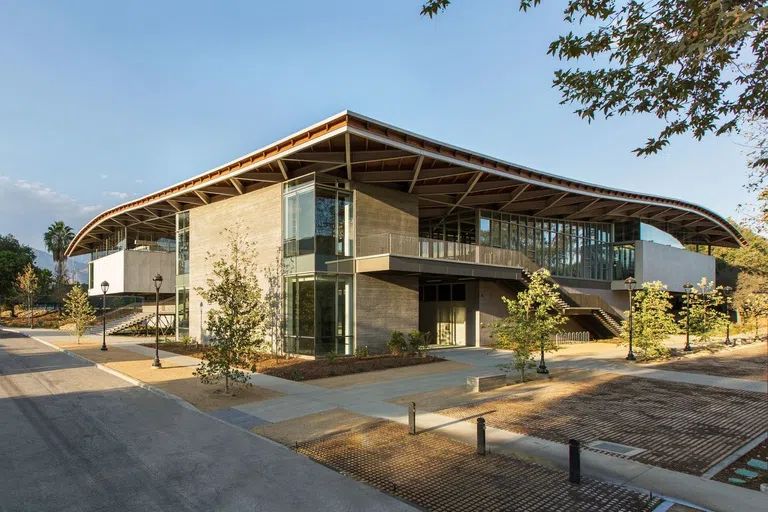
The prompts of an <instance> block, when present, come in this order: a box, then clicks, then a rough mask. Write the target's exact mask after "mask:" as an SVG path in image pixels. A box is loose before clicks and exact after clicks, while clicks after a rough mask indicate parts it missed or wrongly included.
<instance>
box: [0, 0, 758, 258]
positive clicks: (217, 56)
mask: <svg viewBox="0 0 768 512" xmlns="http://www.w3.org/2000/svg"><path fill="white" fill-rule="evenodd" d="M420 4H421V1H420V0H391V1H386V2H382V1H377V2H361V1H359V0H339V1H331V0H329V1H322V2H317V1H299V0H294V1H290V2H267V1H258V2H248V1H242V2H228V1H223V2H197V1H183V2H182V1H179V2H162V1H160V2H149V1H143V2H104V1H91V0H88V1H86V0H81V1H76V0H73V1H69V2H62V1H49V2H39V1H34V0H26V1H23V2H21V1H8V0H0V70H2V80H0V233H8V232H10V233H13V234H15V235H16V236H17V237H18V238H19V239H21V240H22V241H23V242H24V243H27V244H30V245H32V246H33V247H38V248H41V247H42V245H43V243H42V232H43V231H44V230H45V228H46V227H47V225H48V224H49V223H51V222H53V221H54V220H60V219H61V220H64V221H66V222H68V223H69V224H70V225H71V226H72V227H73V228H74V229H75V230H78V229H80V227H82V225H83V224H84V223H85V222H87V221H88V220H89V219H90V218H91V217H93V216H94V215H95V214H97V213H99V212H100V211H102V210H103V209H105V208H107V207H110V206H113V205H115V204H118V203H121V202H123V201H126V200H129V199H131V198H133V197H137V196H140V195H144V194H146V193H149V192H152V191H154V190H157V189H159V188H162V187H164V186H167V185H170V184H173V183H176V182H178V181H181V180H183V179H185V178H188V177H191V176H193V175H195V174H198V173H200V172H203V171H205V170H207V169H210V168H212V167H214V166H216V165H219V164H222V163H224V162H226V161H229V160H231V159H233V158H235V157H237V156H240V155H242V154H245V153H247V152H250V151H253V150H255V149H257V148H259V147H261V146H263V145H265V144H267V143H269V142H272V141H274V140H277V139H278V138H281V137H283V136H285V135H288V134H289V133H291V132H293V131H296V130H298V129H301V128H303V127H304V126H306V125H309V124H312V123H314V122H316V121H319V120H321V119H323V118H325V117H327V116H329V115H332V114H335V113H337V112H338V111H341V110H344V109H351V110H355V111H357V112H360V113H362V114H365V115H368V116H371V117H374V118H377V119H379V120H381V121H384V122H387V123H391V124H394V125H397V126H400V127H402V128H405V129H408V130H411V131H414V132H417V133H421V134H423V135H426V136H428V137H432V138H436V139H439V140H443V141H445V142H448V143H451V144H454V145H458V146H462V147H465V148H468V149H471V150H475V151H479V152H482V153H486V154H489V155H493V156H495V157H499V158H503V159H506V160H510V161H512V162H516V163H519V164H523V165H527V166H530V167H533V168H536V169H540V170H543V171H547V172H551V173H555V174H559V175H563V176H568V177H572V178H577V179H580V180H584V181H589V182H594V183H599V184H604V185H608V186H614V187H620V188H623V189H630V190H635V191H642V192H648V193H653V194H659V195H665V196H672V197H677V198H681V199H686V200H689V201H693V202H696V203H699V204H701V205H704V206H707V207H709V208H711V209H714V210H715V211H717V212H718V213H720V214H722V215H726V216H727V215H734V214H735V213H736V208H737V205H738V204H739V203H742V202H745V201H748V200H750V196H749V194H748V193H747V192H746V191H744V189H743V188H742V185H743V184H744V183H745V181H746V172H745V164H744V162H745V158H744V155H743V152H742V149H741V148H740V147H739V146H738V145H737V141H736V140H734V139H731V138H727V137H721V138H715V137H709V138H707V139H705V140H704V141H702V142H697V141H695V140H693V139H692V138H689V137H687V136H686V137H680V138H678V139H676V140H674V142H673V144H672V146H671V147H670V148H668V149H666V150H665V151H664V152H663V153H662V154H661V155H657V156H653V157H649V158H637V157H635V156H634V154H633V153H632V152H631V150H632V149H633V148H635V147H637V146H639V145H641V144H642V143H643V141H644V140H645V139H646V138H648V137H651V136H655V135H656V133H657V131H658V128H659V124H658V122H657V121H655V120H654V119H650V118H640V117H630V118H623V119H613V120H610V121H598V122H596V123H593V124H592V125H591V126H590V125H588V124H587V123H586V122H584V121H582V120H580V119H578V118H577V117H576V116H575V115H573V114H572V113H571V112H572V110H573V107H570V106H567V105H559V99H560V98H559V94H558V92H557V91H556V90H553V89H552V88H551V81H552V73H553V70H555V69H557V68H558V67H559V66H560V63H558V62H557V61H555V60H554V59H553V58H551V57H549V56H547V55H546V50H547V46H548V44H549V42H550V41H551V40H552V39H554V38H555V37H556V36H557V35H558V34H560V33H562V32H563V31H564V30H566V29H567V26H566V25H564V24H563V22H562V21H561V20H562V14H561V12H559V9H561V8H562V5H563V4H564V2H544V4H545V5H543V6H542V7H540V8H537V9H535V10H533V11H532V12H530V13H529V14H522V13H519V12H518V11H517V1H516V0H472V1H469V0H465V1H456V2H454V5H453V6H451V9H450V10H449V11H448V12H447V13H445V14H444V15H442V16H440V17H439V18H438V19H435V20H429V19H422V18H421V17H420V16H419V10H420Z"/></svg>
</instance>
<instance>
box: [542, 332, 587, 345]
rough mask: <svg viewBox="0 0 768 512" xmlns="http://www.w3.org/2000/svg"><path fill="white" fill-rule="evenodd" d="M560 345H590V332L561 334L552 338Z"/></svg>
mask: <svg viewBox="0 0 768 512" xmlns="http://www.w3.org/2000/svg"><path fill="white" fill-rule="evenodd" d="M551 339H552V341H554V342H555V343H557V344H558V345H570V344H572V343H589V341H590V336H589V331H576V332H561V333H558V334H555V335H554V336H552V337H551Z"/></svg>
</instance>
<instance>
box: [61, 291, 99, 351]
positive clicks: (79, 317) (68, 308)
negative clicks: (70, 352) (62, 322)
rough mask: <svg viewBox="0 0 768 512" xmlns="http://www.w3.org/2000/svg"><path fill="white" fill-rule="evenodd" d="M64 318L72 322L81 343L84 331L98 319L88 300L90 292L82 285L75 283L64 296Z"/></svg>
mask: <svg viewBox="0 0 768 512" xmlns="http://www.w3.org/2000/svg"><path fill="white" fill-rule="evenodd" d="M64 318H65V319H66V320H67V321H68V322H69V323H71V324H72V329H71V330H72V334H74V335H75V336H77V342H78V343H80V338H82V336H83V333H85V330H86V329H87V328H88V326H89V325H90V324H91V323H92V322H93V321H94V320H96V312H95V310H94V309H93V306H91V303H90V302H89V301H88V293H87V292H86V291H85V288H83V287H82V286H80V285H75V286H73V287H72V289H71V290H70V291H69V293H68V294H67V296H66V297H64Z"/></svg>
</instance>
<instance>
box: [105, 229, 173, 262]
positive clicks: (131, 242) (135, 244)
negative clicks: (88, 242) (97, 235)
mask: <svg viewBox="0 0 768 512" xmlns="http://www.w3.org/2000/svg"><path fill="white" fill-rule="evenodd" d="M125 250H129V251H150V252H174V251H175V250H176V240H174V239H173V238H168V237H161V236H158V235H156V234H154V233H144V232H141V231H136V230H133V229H128V228H122V229H118V230H117V231H115V232H114V233H113V234H111V235H109V236H108V237H106V238H104V239H103V240H102V241H101V242H100V243H99V245H98V246H97V247H95V248H94V250H93V251H92V252H91V259H92V260H95V259H98V258H103V257H104V256H108V255H110V254H112V253H115V252H119V251H125Z"/></svg>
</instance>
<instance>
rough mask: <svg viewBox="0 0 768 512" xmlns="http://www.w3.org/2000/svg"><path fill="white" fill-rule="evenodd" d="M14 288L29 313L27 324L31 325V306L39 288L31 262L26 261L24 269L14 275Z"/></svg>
mask: <svg viewBox="0 0 768 512" xmlns="http://www.w3.org/2000/svg"><path fill="white" fill-rule="evenodd" d="M16 289H17V290H18V293H19V296H21V298H22V299H23V300H24V304H26V306H27V313H28V314H29V326H30V327H32V306H33V305H34V303H35V300H36V298H37V292H38V289H39V285H38V278H37V272H36V271H35V267H34V266H33V265H32V264H31V263H27V266H26V267H24V270H23V271H21V272H20V273H19V275H17V276H16Z"/></svg>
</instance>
